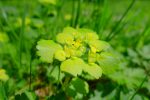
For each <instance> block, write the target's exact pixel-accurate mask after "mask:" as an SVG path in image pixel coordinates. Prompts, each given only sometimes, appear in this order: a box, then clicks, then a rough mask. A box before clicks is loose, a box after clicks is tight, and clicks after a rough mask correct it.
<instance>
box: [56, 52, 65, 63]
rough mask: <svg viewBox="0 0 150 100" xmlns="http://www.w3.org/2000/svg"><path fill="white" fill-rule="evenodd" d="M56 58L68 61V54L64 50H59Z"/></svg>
mask: <svg viewBox="0 0 150 100" xmlns="http://www.w3.org/2000/svg"><path fill="white" fill-rule="evenodd" d="M55 58H56V59H57V60H59V61H64V60H66V54H65V52H64V51H63V50H58V51H56V52H55Z"/></svg>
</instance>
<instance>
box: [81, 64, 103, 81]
mask: <svg viewBox="0 0 150 100" xmlns="http://www.w3.org/2000/svg"><path fill="white" fill-rule="evenodd" d="M83 70H84V71H85V72H87V73H88V74H90V75H91V76H93V77H94V78H95V79H98V78H99V77H101V76H102V69H101V67H100V66H98V65H97V64H95V63H91V64H89V65H88V66H86V67H84V68H83Z"/></svg>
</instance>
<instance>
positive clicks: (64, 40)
mask: <svg viewBox="0 0 150 100" xmlns="http://www.w3.org/2000/svg"><path fill="white" fill-rule="evenodd" d="M56 40H57V42H58V43H61V44H69V45H71V44H72V43H73V41H74V36H73V34H70V33H59V34H58V35H57V36H56Z"/></svg>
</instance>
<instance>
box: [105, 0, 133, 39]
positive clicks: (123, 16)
mask: <svg viewBox="0 0 150 100" xmlns="http://www.w3.org/2000/svg"><path fill="white" fill-rule="evenodd" d="M134 3H135V0H132V2H131V4H130V5H129V7H128V8H127V9H126V11H125V12H124V14H123V15H122V17H121V18H120V20H119V21H118V22H117V23H116V25H115V26H114V27H113V29H112V30H111V32H110V33H109V34H108V36H107V38H106V40H111V39H112V37H113V36H114V35H116V34H117V33H115V34H113V33H114V32H115V31H116V30H117V28H118V27H119V25H120V23H121V22H122V20H123V19H124V18H125V16H126V15H127V13H128V12H129V10H130V9H131V8H132V6H133V4H134Z"/></svg>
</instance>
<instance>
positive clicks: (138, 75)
mask: <svg viewBox="0 0 150 100" xmlns="http://www.w3.org/2000/svg"><path fill="white" fill-rule="evenodd" d="M109 77H110V78H111V79H112V80H114V81H117V82H118V83H119V84H120V85H126V86H127V87H128V88H130V89H132V88H137V87H138V86H139V85H140V84H141V82H142V81H143V79H144V77H145V73H144V70H142V69H140V68H124V69H122V70H120V71H117V72H116V73H113V74H111V75H109Z"/></svg>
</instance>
